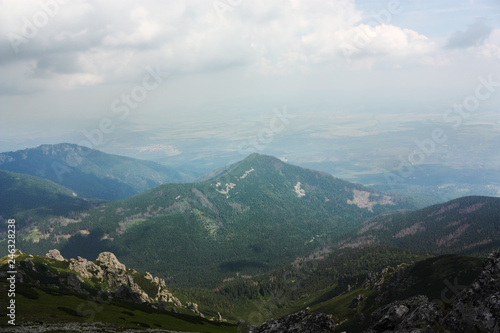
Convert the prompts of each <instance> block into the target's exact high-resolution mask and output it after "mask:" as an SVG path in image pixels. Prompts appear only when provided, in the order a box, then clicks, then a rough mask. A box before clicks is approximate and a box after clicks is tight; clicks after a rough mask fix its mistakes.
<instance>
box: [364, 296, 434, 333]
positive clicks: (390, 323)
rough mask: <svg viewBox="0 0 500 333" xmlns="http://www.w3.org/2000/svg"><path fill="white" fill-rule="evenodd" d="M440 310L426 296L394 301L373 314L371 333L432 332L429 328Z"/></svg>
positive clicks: (369, 331)
mask: <svg viewBox="0 0 500 333" xmlns="http://www.w3.org/2000/svg"><path fill="white" fill-rule="evenodd" d="M440 311H441V309H440V308H439V306H438V305H437V304H435V303H433V302H429V299H428V298H427V297H426V296H422V295H419V296H414V297H411V298H408V299H405V300H403V301H395V302H392V303H390V304H388V305H386V306H383V307H381V308H379V309H378V310H376V311H375V312H373V314H372V318H373V320H374V321H375V324H374V325H373V326H372V327H371V328H370V329H369V330H368V331H367V333H372V332H408V333H410V332H414V333H418V332H433V330H432V329H430V326H432V324H433V323H434V322H435V321H436V320H437V319H438V318H439V316H440Z"/></svg>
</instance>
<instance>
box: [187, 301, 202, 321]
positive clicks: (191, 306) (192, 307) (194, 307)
mask: <svg viewBox="0 0 500 333" xmlns="http://www.w3.org/2000/svg"><path fill="white" fill-rule="evenodd" d="M186 307H187V308H188V309H189V310H191V311H193V312H194V313H196V314H197V315H198V316H200V317H202V318H205V315H204V314H203V313H201V312H200V310H198V304H196V303H192V302H187V303H186Z"/></svg>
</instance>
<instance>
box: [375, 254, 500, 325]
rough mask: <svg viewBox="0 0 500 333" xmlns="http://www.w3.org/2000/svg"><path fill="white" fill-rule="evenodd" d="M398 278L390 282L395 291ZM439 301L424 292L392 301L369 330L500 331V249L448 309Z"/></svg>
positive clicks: (382, 308) (379, 312) (376, 317)
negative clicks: (434, 300)
mask: <svg viewBox="0 0 500 333" xmlns="http://www.w3.org/2000/svg"><path fill="white" fill-rule="evenodd" d="M396 272H397V271H396ZM375 280H376V279H375ZM397 280H398V277H397V276H396V277H394V276H393V277H392V278H391V280H390V281H389V285H390V286H392V287H394V290H398V288H397V283H395V281H397ZM391 283H392V284H391ZM438 303H439V302H429V300H428V299H427V297H425V296H422V295H419V296H414V297H411V298H408V299H405V300H401V301H395V302H392V303H390V304H388V305H386V306H383V307H381V308H379V309H377V310H375V311H374V312H373V313H372V315H371V317H372V322H373V325H372V326H371V327H370V329H369V330H367V331H365V332H366V333H374V332H377V333H379V332H403V333H406V332H407V333H410V332H411V333H419V332H425V333H431V332H435V330H434V329H436V331H439V332H445V333H468V332H476V333H478V332H479V333H481V332H484V333H500V251H496V252H493V253H492V254H490V256H489V257H488V258H487V259H486V260H485V262H484V264H483V270H482V272H481V274H480V275H479V276H478V278H477V279H476V280H475V281H474V282H473V283H472V285H471V286H470V287H468V288H465V289H464V290H463V291H462V292H461V293H460V294H458V297H457V299H456V300H455V301H454V302H453V303H451V305H450V306H449V307H447V310H445V312H443V309H442V308H441V306H440V304H438Z"/></svg>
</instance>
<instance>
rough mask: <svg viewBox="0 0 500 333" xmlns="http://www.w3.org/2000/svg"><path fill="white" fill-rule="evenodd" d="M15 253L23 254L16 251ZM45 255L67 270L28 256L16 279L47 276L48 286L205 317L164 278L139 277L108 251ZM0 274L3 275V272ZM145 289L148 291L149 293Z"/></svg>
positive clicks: (35, 281) (32, 280)
mask: <svg viewBox="0 0 500 333" xmlns="http://www.w3.org/2000/svg"><path fill="white" fill-rule="evenodd" d="M18 255H24V254H23V253H22V252H20V251H19V253H18ZM45 257H46V258H50V259H51V260H58V261H62V262H66V263H67V268H68V269H69V272H66V273H61V272H60V271H59V270H57V269H54V267H51V262H50V260H42V261H40V260H37V263H35V262H34V261H33V260H32V258H34V257H33V256H28V257H27V258H25V259H24V260H23V261H22V265H21V266H19V268H18V270H17V271H18V272H17V275H16V279H17V281H18V282H27V283H30V284H34V285H41V282H40V281H45V283H47V281H49V280H48V279H47V277H50V282H48V284H49V285H50V287H52V288H58V289H66V290H72V291H75V292H78V293H81V294H87V295H88V294H90V293H92V294H103V293H104V294H107V295H108V296H110V297H114V298H119V299H123V300H126V301H130V302H134V303H139V304H143V303H147V304H149V305H151V306H154V307H156V308H159V309H168V308H173V306H174V307H177V308H188V309H190V310H191V311H192V312H193V313H195V314H196V315H198V316H200V317H205V316H204V315H203V313H201V312H200V311H199V309H198V305H197V304H196V303H190V302H187V303H186V305H183V303H182V302H181V301H180V300H179V299H178V298H177V297H175V296H174V295H173V293H172V292H171V291H170V290H169V289H168V288H167V286H166V284H165V280H164V279H161V278H159V277H154V276H152V275H151V274H150V273H146V274H144V275H143V276H141V275H140V274H139V273H138V272H137V271H135V270H133V269H129V268H127V267H126V266H125V265H124V264H122V263H121V262H120V261H119V260H118V258H116V256H115V255H114V254H113V253H111V252H102V253H100V254H99V256H98V257H97V260H96V261H89V260H87V259H85V258H82V257H77V259H64V257H63V256H62V255H61V253H60V252H59V251H58V250H50V251H49V252H48V253H47V254H46V255H45ZM41 266H45V267H41ZM40 268H41V269H40ZM0 275H1V276H2V277H3V276H6V274H5V272H3V271H2V272H0ZM134 277H135V278H136V279H138V281H139V282H140V284H138V283H137V282H136V281H135V280H134ZM141 286H142V287H141ZM143 288H144V289H143ZM145 290H148V292H149V294H148V293H147V292H146V291H145Z"/></svg>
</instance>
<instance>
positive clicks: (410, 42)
mask: <svg viewBox="0 0 500 333" xmlns="http://www.w3.org/2000/svg"><path fill="white" fill-rule="evenodd" d="M0 78H1V79H0V151H11V150H17V149H23V148H28V147H36V146H38V145H40V144H43V143H58V142H71V143H76V144H82V145H86V146H89V147H91V148H95V149H100V150H103V151H106V152H110V153H120V154H124V155H129V156H134V157H141V156H145V157H147V156H159V155H158V154H160V155H162V156H167V157H174V156H177V157H185V158H186V159H196V158H201V157H200V156H203V158H205V159H210V158H214V159H215V158H217V157H218V156H219V155H221V154H224V153H230V152H239V153H240V154H244V153H247V152H251V151H252V150H256V151H262V152H266V151H268V150H269V151H271V152H272V151H273V150H272V148H273V145H279V144H281V146H280V147H284V146H286V142H284V141H283V140H281V141H280V137H281V136H282V139H283V138H284V137H285V135H288V137H291V136H294V137H297V138H298V137H300V138H301V141H300V143H297V144H298V145H300V144H301V145H302V148H301V149H300V151H299V150H294V149H293V147H289V149H288V153H289V154H291V155H293V153H294V154H295V155H294V156H295V157H296V158H299V157H300V156H303V157H304V156H307V153H308V150H310V149H313V148H311V147H314V146H315V145H314V144H313V142H315V141H314V140H317V139H318V137H319V138H324V139H325V140H326V139H328V138H332V137H343V138H346V137H347V138H349V137H358V136H360V135H363V133H364V132H363V128H366V127H369V126H372V125H373V122H375V123H377V124H381V125H380V126H381V127H382V128H384V130H383V131H394V130H395V128H397V127H398V126H403V125H402V124H404V123H405V122H409V121H426V120H429V119H433V120H434V121H438V122H439V121H441V122H443V121H446V118H445V115H448V116H449V117H448V119H451V118H450V117H451V115H450V114H447V113H446V112H447V110H449V108H451V107H453V105H456V104H457V103H464V102H465V101H466V100H467V97H469V96H474V94H475V93H476V88H477V86H478V84H481V82H484V81H485V80H486V82H490V83H489V85H488V84H487V86H485V87H483V88H479V89H480V90H481V92H482V93H483V95H484V96H486V95H488V96H487V98H486V97H485V98H482V99H481V100H480V102H481V103H480V105H479V107H478V108H477V109H478V110H480V111H481V113H480V112H476V115H475V118H474V117H472V118H474V119H475V121H484V122H489V123H490V124H497V125H496V126H497V129H498V124H500V118H499V117H498V114H497V111H498V109H499V107H500V84H499V83H498V82H500V2H499V1H497V0H484V1H481V0H476V1H473V0H467V1H462V0H443V1H425V0H421V1H417V0H415V1H393V0H390V1H367V0H366V1H349V0H335V1H327V0H321V1H320V0H312V1H311V0H308V1H305V0H303V1H298V0H273V1H250V0H214V1H212V0H203V1H194V0H193V1H160V0H152V1H141V2H138V1H128V0H125V1H84V0H81V1H80V0H65V1H62V0H61V1H57V0H45V1H24V0H0ZM481 80H482V81H481ZM485 89H486V90H485ZM488 89H490V90H491V91H490V90H488ZM488 92H490V93H488ZM483 95H481V96H483ZM475 111H476V110H475ZM457 114H458V113H456V112H455V116H457ZM495 117H496V118H495ZM472 118H468V117H467V120H471V119H472ZM455 119H457V118H456V117H455ZM462 120H464V121H465V120H466V118H465V117H463V119H462ZM450 122H451V120H450ZM353 124H354V125H353ZM360 128H361V129H360ZM252 138H253V139H252ZM252 140H253V141H252ZM287 140H288V139H287ZM291 144H292V143H289V145H291ZM308 147H309V148H308ZM264 148H265V149H264ZM276 149H277V148H276ZM280 149H281V151H280V152H279V153H280V154H284V155H286V151H285V150H284V149H283V148H280ZM318 149H320V148H318ZM148 154H149V155H148ZM155 154H156V155H155ZM304 158H305V157H304Z"/></svg>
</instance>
